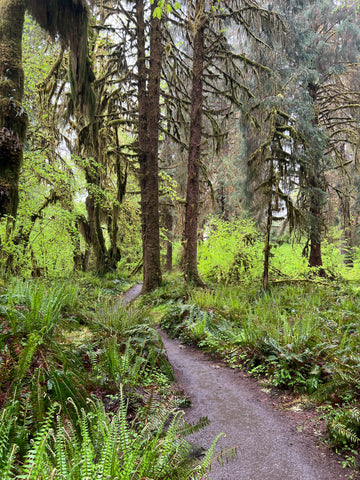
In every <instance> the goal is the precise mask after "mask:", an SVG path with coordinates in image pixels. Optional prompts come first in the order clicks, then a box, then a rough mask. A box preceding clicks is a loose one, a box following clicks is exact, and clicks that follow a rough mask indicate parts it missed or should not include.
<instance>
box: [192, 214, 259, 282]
mask: <svg viewBox="0 0 360 480" xmlns="http://www.w3.org/2000/svg"><path fill="white" fill-rule="evenodd" d="M204 235H205V236H206V237H208V238H207V239H206V240H204V241H203V242H201V243H200V245H199V248H198V262H199V272H200V273H201V274H202V275H204V276H205V277H207V278H209V279H211V280H214V281H217V282H221V281H225V282H231V281H235V282H237V281H239V280H245V279H247V280H249V279H251V278H252V279H253V278H259V277H260V275H261V268H262V267H261V262H262V248H263V246H262V244H261V242H259V241H258V239H259V233H258V232H257V230H256V228H255V225H254V222H253V221H251V220H248V219H245V218H238V219H237V220H235V221H233V222H231V223H230V222H226V221H225V220H222V219H220V218H217V217H213V218H211V219H210V221H209V223H208V227H207V230H206V231H205V234H204ZM245 273H246V275H244V274H245Z"/></svg>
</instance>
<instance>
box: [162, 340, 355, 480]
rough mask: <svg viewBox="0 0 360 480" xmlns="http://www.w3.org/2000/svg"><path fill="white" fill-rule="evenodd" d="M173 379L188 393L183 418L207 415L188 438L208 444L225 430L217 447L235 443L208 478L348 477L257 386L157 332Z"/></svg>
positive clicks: (316, 479) (317, 479)
mask: <svg viewBox="0 0 360 480" xmlns="http://www.w3.org/2000/svg"><path fill="white" fill-rule="evenodd" d="M160 334H161V336H162V339H163V343H164V347H165V348H166V351H167V355H168V359H169V361H170V363H171V365H172V366H173V369H174V372H175V376H176V379H177V381H178V383H179V384H180V386H181V387H182V388H183V389H184V391H185V392H186V393H187V394H188V395H189V396H190V398H191V402H192V407H191V408H190V409H188V410H187V413H186V420H187V421H189V422H191V423H194V422H196V421H197V420H198V419H199V418H200V417H204V416H207V417H208V418H209V420H210V421H211V423H210V425H209V426H207V427H206V428H204V429H202V430H201V431H200V432H198V433H196V434H194V435H192V436H191V437H189V438H188V439H189V440H190V441H191V442H193V443H195V444H196V445H197V446H199V447H204V448H208V447H209V446H210V445H211V443H212V441H213V439H214V438H215V436H216V435H217V434H218V433H220V432H224V433H225V434H226V437H222V438H221V439H220V440H219V442H218V444H217V449H216V450H217V451H220V450H221V449H226V448H231V447H235V446H237V453H238V455H237V458H236V459H235V460H234V461H232V462H229V463H227V464H225V465H224V466H223V467H221V466H220V465H219V464H218V463H217V462H214V463H213V464H212V468H211V472H210V474H209V479H210V480H342V479H350V478H352V479H359V478H360V477H359V476H358V474H354V476H352V477H351V474H350V473H349V471H347V470H345V469H343V467H342V466H341V465H340V464H339V458H338V457H337V456H336V455H335V454H332V453H331V452H330V451H329V450H328V449H326V448H325V447H324V446H323V445H320V444H317V443H316V442H315V440H314V438H310V437H309V436H307V435H303V434H301V433H299V432H298V431H297V429H296V427H295V425H293V424H291V423H290V424H289V422H288V420H287V419H286V416H285V415H284V414H283V412H280V411H278V410H276V409H275V408H274V407H273V406H272V405H271V403H269V401H268V398H267V395H266V393H264V392H263V391H262V390H261V388H260V387H259V386H258V384H257V383H256V384H255V383H254V382H253V381H252V380H251V379H248V378H246V377H245V376H244V375H242V374H241V373H239V372H237V371H234V370H232V369H230V368H228V367H226V366H224V365H223V364H222V363H221V362H216V361H214V360H210V359H209V358H207V357H206V356H204V355H203V354H202V353H201V352H199V351H197V350H194V349H192V348H191V347H188V346H184V345H181V344H180V342H179V341H174V340H171V339H169V337H168V336H167V335H166V334H165V333H164V332H160Z"/></svg>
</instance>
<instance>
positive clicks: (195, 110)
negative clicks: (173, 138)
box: [184, 0, 205, 286]
mask: <svg viewBox="0 0 360 480" xmlns="http://www.w3.org/2000/svg"><path fill="white" fill-rule="evenodd" d="M204 9H205V4H204V1H203V0H196V4H195V18H194V31H195V32H194V45H193V68H192V91H191V118H190V141H189V157H188V177H187V189H186V209H185V231H184V275H185V279H186V281H187V282H189V283H193V284H195V285H198V286H203V282H202V281H201V279H200V277H199V273H198V268H197V233H198V208H199V191H200V188H199V182H200V180H199V173H200V161H201V138H202V104H203V81H202V74H203V68H204V50H205V45H204V43H205V40H204V30H205V14H204Z"/></svg>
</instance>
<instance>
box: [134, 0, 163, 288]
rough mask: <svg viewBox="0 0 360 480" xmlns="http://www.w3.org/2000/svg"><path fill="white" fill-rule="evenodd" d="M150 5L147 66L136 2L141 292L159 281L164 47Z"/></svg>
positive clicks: (142, 22) (139, 7) (140, 7)
mask: <svg viewBox="0 0 360 480" xmlns="http://www.w3.org/2000/svg"><path fill="white" fill-rule="evenodd" d="M154 8H155V4H153V5H152V7H151V16H150V18H151V20H150V22H151V27H150V65H149V70H147V68H146V48H145V43H146V42H145V20H144V1H143V0H138V1H137V4H136V17H137V41H138V60H137V65H138V108H139V127H138V129H139V130H138V139H139V166H140V168H139V179H140V190H141V224H142V243H143V289H142V291H143V293H146V292H150V291H151V290H154V289H155V288H157V287H158V286H159V285H160V284H161V268H160V228H159V223H160V222H159V179H158V170H159V166H158V148H159V120H160V78H161V64H162V54H163V46H162V42H161V22H160V20H159V19H158V18H154V16H153V11H154Z"/></svg>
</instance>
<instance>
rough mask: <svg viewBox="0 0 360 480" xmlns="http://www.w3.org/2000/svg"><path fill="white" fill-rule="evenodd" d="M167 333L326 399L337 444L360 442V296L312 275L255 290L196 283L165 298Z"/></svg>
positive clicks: (163, 323) (257, 373) (285, 385)
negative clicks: (179, 296)
mask: <svg viewBox="0 0 360 480" xmlns="http://www.w3.org/2000/svg"><path fill="white" fill-rule="evenodd" d="M168 305H169V306H168V309H167V311H166V313H165V314H164V315H163V317H162V319H161V326H162V327H163V328H164V329H166V330H167V331H168V332H169V334H170V335H172V336H176V337H179V338H181V339H182V340H183V341H184V342H186V343H191V344H194V345H197V346H199V347H200V348H202V349H204V350H206V351H208V352H211V353H215V354H216V355H221V356H222V357H223V358H224V359H225V360H226V362H227V363H228V364H229V366H231V367H233V368H244V369H246V370H247V371H248V373H249V375H251V376H254V377H256V378H266V379H267V382H269V383H270V384H271V385H273V386H275V387H279V388H285V389H291V390H294V391H295V392H301V393H306V394H308V395H310V396H311V398H312V399H313V401H315V402H318V403H321V404H322V405H323V410H324V416H325V418H326V419H327V425H328V434H329V439H330V441H331V443H332V445H333V446H334V447H336V448H340V449H341V448H343V449H345V450H346V449H350V450H351V451H352V452H354V451H356V452H357V451H358V450H357V449H358V447H359V443H360V415H359V410H358V404H359V400H360V373H359V372H360V336H359V333H360V323H359V318H360V295H359V291H358V288H357V287H356V286H355V287H354V286H353V287H350V286H349V285H347V286H345V285H344V284H336V283H333V284H331V285H324V284H319V283H317V282H315V281H312V282H308V283H306V282H302V283H300V282H299V283H298V284H296V285H284V286H277V287H273V289H272V290H271V291H269V292H263V291H261V290H256V288H255V287H254V288H252V289H251V288H246V289H244V287H236V286H226V285H225V286H224V285H220V286H216V287H215V288H214V290H210V289H193V290H191V291H190V292H189V297H188V299H186V300H185V301H184V300H177V301H175V302H171V303H169V304H168Z"/></svg>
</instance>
